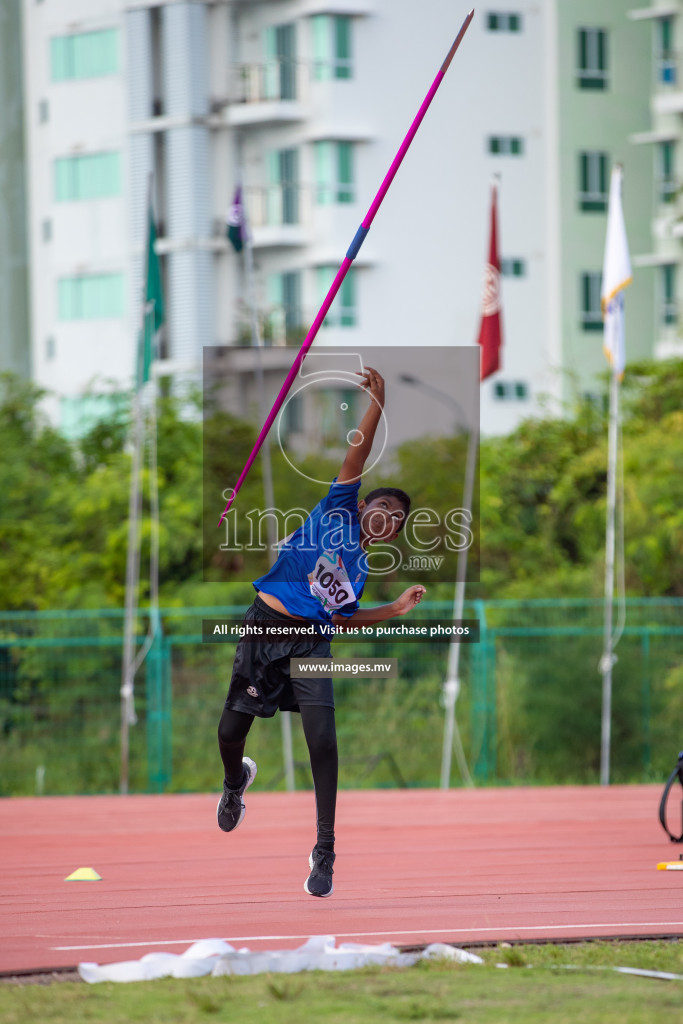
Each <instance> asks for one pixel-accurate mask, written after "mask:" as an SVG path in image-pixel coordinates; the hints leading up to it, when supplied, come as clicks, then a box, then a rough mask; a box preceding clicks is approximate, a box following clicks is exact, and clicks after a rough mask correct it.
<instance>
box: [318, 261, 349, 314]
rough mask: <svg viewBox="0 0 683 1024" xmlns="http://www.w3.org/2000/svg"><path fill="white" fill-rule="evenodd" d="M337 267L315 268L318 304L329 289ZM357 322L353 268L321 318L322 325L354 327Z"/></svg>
mask: <svg viewBox="0 0 683 1024" xmlns="http://www.w3.org/2000/svg"><path fill="white" fill-rule="evenodd" d="M338 269H339V268H338V267H318V269H317V274H316V277H317V281H316V284H317V292H318V304H319V305H322V302H323V300H324V298H325V296H326V295H327V293H328V291H329V290H330V285H331V284H332V282H333V281H334V277H335V274H336V273H337V270H338ZM357 323H358V312H357V310H356V280H355V275H354V271H353V268H351V269H350V270H349V272H348V273H347V275H346V277H345V278H344V280H343V281H342V283H341V288H340V289H339V291H338V292H337V294H336V296H335V298H334V302H333V303H332V305H331V306H330V309H329V312H328V314H327V316H326V317H325V319H324V320H323V327H355V326H356V324H357Z"/></svg>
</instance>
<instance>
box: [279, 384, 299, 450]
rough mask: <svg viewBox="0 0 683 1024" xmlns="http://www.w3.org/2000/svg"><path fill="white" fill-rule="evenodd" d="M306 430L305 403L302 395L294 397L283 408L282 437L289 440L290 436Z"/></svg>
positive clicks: (281, 419)
mask: <svg viewBox="0 0 683 1024" xmlns="http://www.w3.org/2000/svg"><path fill="white" fill-rule="evenodd" d="M303 429H304V417H303V403H302V400H301V395H292V397H291V398H289V399H288V400H287V401H286V402H285V404H284V406H283V407H282V415H281V417H280V436H281V437H284V438H285V439H287V438H288V437H289V435H290V434H301V433H303Z"/></svg>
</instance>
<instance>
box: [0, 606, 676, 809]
mask: <svg viewBox="0 0 683 1024" xmlns="http://www.w3.org/2000/svg"><path fill="white" fill-rule="evenodd" d="M244 610H245V609H244V608H242V607H240V608H198V609H167V610H165V611H163V612H162V626H163V628H162V631H161V632H160V633H159V634H158V635H157V636H156V638H155V641H154V643H153V645H152V648H151V650H150V652H149V655H148V657H147V659H146V661H145V664H144V665H143V667H142V668H141V670H140V671H139V672H138V675H137V678H136V712H137V716H138V722H137V724H136V725H134V726H132V727H131V728H130V754H129V788H130V790H131V791H133V792H136V791H137V792H142V791H150V792H164V791H171V790H174V791H201V790H208V789H214V790H216V789H218V788H219V786H220V781H221V765H220V760H219V757H218V751H217V744H216V739H215V737H216V728H217V723H218V718H219V717H220V712H221V709H222V705H223V701H224V699H225V694H226V691H227V686H228V682H229V678H230V670H231V666H232V657H233V655H234V649H235V648H234V645H232V644H206V643H202V642H201V627H202V619H204V618H211V617H216V616H222V617H225V616H230V617H240V616H241V615H242V614H243V612H244ZM450 614H451V605H450V604H448V603H436V602H423V604H422V605H421V606H420V608H419V618H423V619H425V620H429V619H439V618H440V619H444V618H448V617H449V616H450ZM464 615H465V617H466V618H476V619H478V620H479V621H480V642H479V643H478V644H465V645H463V646H462V648H461V658H460V679H461V691H460V696H459V699H458V702H457V721H458V724H459V729H460V734H461V736H462V743H463V748H464V752H465V757H466V760H467V763H468V765H469V770H470V772H471V773H472V776H473V778H474V780H475V782H477V783H479V784H487V783H488V784H493V783H502V782H506V783H510V782H520V783H526V782H528V783H532V782H536V783H569V782H577V783H584V782H597V781H598V778H599V763H600V717H601V688H602V683H601V676H600V673H599V668H598V666H599V661H600V656H601V653H602V617H603V606H602V602H600V601H579V600H576V601H558V600H555V601H525V602H514V601H490V602H478V601H474V602H469V603H466V606H465V610H464ZM417 617H418V615H417V614H416V615H414V616H412V617H411V621H413V620H414V619H416V618H417ZM616 619H617V615H616V613H615V621H616ZM122 629H123V616H122V613H120V612H117V611H102V612H85V611H83V612H37V613H20V612H16V613H5V614H3V615H0V764H1V770H0V795H5V796H7V795H12V794H35V793H37V794H41V793H45V794H54V793H103V792H117V791H118V789H119V778H120V770H121V755H120V749H121V747H120V733H121V707H120V687H121V649H122ZM146 629H147V621H146V618H145V616H144V614H142V613H141V615H140V620H139V623H138V637H137V639H138V643H141V642H142V640H143V638H144V634H145V631H146ZM682 639H683V601H681V600H663V599H662V600H657V599H650V600H630V601H628V602H627V604H626V621H625V627H624V631H623V635H622V637H621V639H620V641H619V644H618V646H617V649H616V653H617V657H618V661H617V663H616V665H615V666H614V670H613V715H612V757H611V765H612V772H611V778H612V780H613V781H615V782H619V781H647V780H660V779H663V778H665V777H666V776H667V775H668V773H669V771H670V770H671V767H672V765H673V763H674V762H675V759H676V755H677V753H678V750H679V748H680V747H682V746H683V742H682V740H683V735H682V732H683V729H682V726H683V714H682V712H683V707H682V706H681V705H683V647H682V643H681V641H682ZM335 655H337V656H340V657H347V656H348V657H357V656H360V657H363V658H366V657H381V658H384V657H385V656H390V657H396V658H397V659H398V669H399V671H398V677H397V678H396V679H373V680H370V679H339V680H335V699H336V703H337V723H338V732H339V742H340V757H341V765H340V784H341V785H342V787H356V786H375V787H379V786H397V785H407V786H436V785H438V784H439V779H440V768H441V751H442V741H443V730H444V708H443V706H442V703H441V694H442V687H443V683H444V679H445V676H446V666H447V657H448V647H447V645H445V644H437V643H435V642H434V643H432V642H425V641H421V642H405V641H402V642H395V643H390V644H387V643H381V644H380V643H367V642H364V643H360V642H358V643H355V642H354V643H349V642H344V643H343V644H342V643H339V644H337V645H335ZM291 721H292V727H293V728H292V733H293V754H294V762H295V769H296V771H295V777H296V784H297V786H298V787H305V786H310V785H311V780H310V773H309V770H308V766H307V762H308V759H307V755H306V747H305V743H304V740H303V735H302V732H301V727H300V723H299V719H298V716H297V715H293V716H291ZM249 753H250V755H251V756H252V757H254V758H255V760H256V761H257V762H258V764H259V782H260V783H261V785H262V786H264V787H266V788H284V786H285V782H284V765H283V749H282V741H281V724H280V716H276V717H275V719H272V720H266V721H259V720H257V721H256V722H255V723H254V726H253V727H252V731H251V733H250V736H249ZM461 781H462V780H461V779H460V777H459V774H458V769H457V767H456V760H455V759H454V760H453V772H452V783H453V784H454V785H458V784H460V783H461Z"/></svg>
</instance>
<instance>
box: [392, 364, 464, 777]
mask: <svg viewBox="0 0 683 1024" xmlns="http://www.w3.org/2000/svg"><path fill="white" fill-rule="evenodd" d="M399 380H400V381H401V382H402V383H403V384H408V385H409V386H410V387H416V388H420V390H422V391H425V392H427V393H428V394H432V395H434V396H435V397H436V398H438V399H440V400H441V401H442V402H445V403H447V404H448V405H451V406H454V407H455V408H456V409H457V410H458V414H459V424H458V425H459V426H460V427H462V428H463V430H467V431H468V441H467V460H466V463H465V483H464V488H463V499H462V507H463V509H464V510H465V511H467V512H469V513H470V518H471V515H472V496H473V493H474V471H475V467H476V463H477V448H478V443H479V429H478V425H477V424H474V425H469V424H468V421H467V417H466V416H465V414H464V411H463V408H462V406H461V404H460V402H458V400H457V399H456V398H453V396H452V395H449V394H447V392H445V391H441V390H440V389H439V388H436V387H434V385H432V384H427V382H426V381H423V380H420V378H419V377H415V376H413V375H412V374H409V373H402V374H399ZM467 551H468V549H467V547H466V546H465V547H464V548H460V550H459V551H458V561H457V567H456V583H455V594H454V597H453V621H454V622H459V621H460V620H461V619H462V613H463V608H464V604H465V578H466V576H467ZM459 669H460V644H459V643H458V642H457V641H452V642H451V644H450V646H449V648H448V666H447V669H446V680H445V682H444V684H443V691H442V693H443V704H444V708H445V711H446V718H445V722H444V738H443V749H442V754H441V788H442V789H448V788H449V787H450V778H451V758H452V753H453V749H455V754H456V759H457V761H458V767H459V769H460V774H461V776H462V780H463V782H464V783H465V785H466V786H473V785H474V782H473V781H472V776H471V775H470V771H469V768H468V766H467V761H466V759H465V752H464V750H463V746H462V740H461V738H460V732H459V730H458V726H457V722H456V717H455V703H456V701H457V699H458V696H459V694H460V675H459Z"/></svg>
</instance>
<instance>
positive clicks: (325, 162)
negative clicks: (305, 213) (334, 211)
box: [315, 142, 334, 206]
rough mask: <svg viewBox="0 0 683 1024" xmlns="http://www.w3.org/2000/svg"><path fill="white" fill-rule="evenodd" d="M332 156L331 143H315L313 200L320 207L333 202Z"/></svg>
mask: <svg viewBox="0 0 683 1024" xmlns="http://www.w3.org/2000/svg"><path fill="white" fill-rule="evenodd" d="M333 160H334V154H333V151H332V143H331V142H316V143H315V184H316V189H315V198H316V202H317V203H319V204H320V205H321V206H327V205H328V204H329V203H331V202H333V199H334V193H333V184H332V183H333V179H334V164H333Z"/></svg>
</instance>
